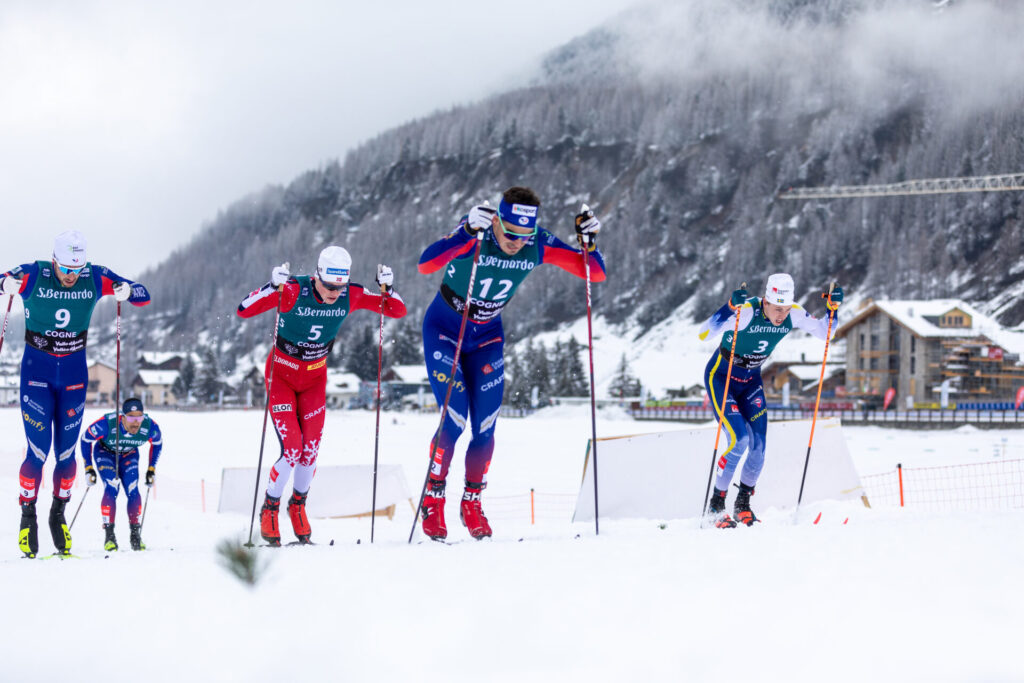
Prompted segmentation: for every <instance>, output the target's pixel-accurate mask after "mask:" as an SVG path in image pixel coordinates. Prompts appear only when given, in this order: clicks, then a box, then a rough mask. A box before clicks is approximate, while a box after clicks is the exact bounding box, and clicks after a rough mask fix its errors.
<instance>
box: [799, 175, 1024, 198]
mask: <svg viewBox="0 0 1024 683" xmlns="http://www.w3.org/2000/svg"><path fill="white" fill-rule="evenodd" d="M1010 190H1024V173H1011V174H1008V175H983V176H974V177H967V178H927V179H924V180H905V181H903V182H901V183H889V184H887V185H832V186H829V187H794V188H790V189H789V190H786V191H785V192H782V193H780V194H779V199H840V198H844V197H903V196H907V195H915V194H952V193H956V192H1007V191H1010Z"/></svg>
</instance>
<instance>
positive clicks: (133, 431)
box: [82, 398, 163, 550]
mask: <svg viewBox="0 0 1024 683" xmlns="http://www.w3.org/2000/svg"><path fill="white" fill-rule="evenodd" d="M147 442H148V443H149V466H148V467H147V468H146V479H145V482H146V486H148V487H152V486H153V482H154V481H155V480H156V463H157V461H158V460H159V459H160V451H161V450H162V449H163V436H162V435H161V433H160V427H159V425H157V423H156V420H154V419H153V418H151V417H150V416H149V415H146V413H145V411H144V409H143V406H142V401H141V400H139V399H137V398H129V399H128V400H126V401H125V402H124V405H123V406H122V407H121V415H120V419H118V414H117V413H116V412H113V413H107V414H106V415H104V416H103V417H101V418H100V419H98V420H96V421H95V422H93V423H92V424H91V425H89V428H88V429H86V430H85V436H83V437H82V462H83V463H84V464H85V476H86V484H87V485H89V486H92V485H93V484H95V483H96V470H97V469H98V470H99V478H100V479H102V480H103V500H102V501H101V502H100V511H101V512H102V513H103V532H104V533H105V534H106V539H105V540H104V543H103V548H104V550H117V538H116V537H115V536H114V517H115V516H117V492H118V491H119V490H120V489H119V487H120V485H121V484H123V485H124V492H125V495H126V496H127V497H128V524H129V528H130V529H131V539H130V540H131V544H132V550H145V549H146V544H145V543H143V542H142V525H141V524H140V523H139V512H141V510H142V496H141V495H139V448H140V447H141V446H142V445H143V444H145V443H147ZM94 458H95V462H96V466H95V467H93V459H94Z"/></svg>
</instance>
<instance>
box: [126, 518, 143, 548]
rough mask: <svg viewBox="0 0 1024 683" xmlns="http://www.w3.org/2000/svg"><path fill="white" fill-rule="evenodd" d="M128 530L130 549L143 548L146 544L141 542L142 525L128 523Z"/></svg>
mask: <svg viewBox="0 0 1024 683" xmlns="http://www.w3.org/2000/svg"><path fill="white" fill-rule="evenodd" d="M128 530H129V532H130V533H129V536H128V541H129V542H130V543H131V544H132V550H145V549H146V544H145V543H143V542H142V525H141V524H129V525H128Z"/></svg>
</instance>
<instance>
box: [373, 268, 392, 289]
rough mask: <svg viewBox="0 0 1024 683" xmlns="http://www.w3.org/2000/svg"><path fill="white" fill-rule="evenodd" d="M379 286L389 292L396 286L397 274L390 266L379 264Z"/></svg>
mask: <svg viewBox="0 0 1024 683" xmlns="http://www.w3.org/2000/svg"><path fill="white" fill-rule="evenodd" d="M377 284H378V285H379V286H381V287H384V288H385V289H387V290H389V291H390V290H391V286H392V285H393V284H395V274H394V273H393V272H392V271H391V267H390V266H385V265H383V264H380V263H378V264H377Z"/></svg>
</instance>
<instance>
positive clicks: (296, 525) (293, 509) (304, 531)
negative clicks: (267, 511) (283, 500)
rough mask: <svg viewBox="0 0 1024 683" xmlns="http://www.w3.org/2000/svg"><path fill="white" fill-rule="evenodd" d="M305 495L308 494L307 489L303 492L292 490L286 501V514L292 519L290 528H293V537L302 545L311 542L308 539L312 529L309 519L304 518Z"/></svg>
mask: <svg viewBox="0 0 1024 683" xmlns="http://www.w3.org/2000/svg"><path fill="white" fill-rule="evenodd" d="M307 495H309V491H306V492H305V493H299V492H298V491H292V497H291V500H289V501H288V516H289V517H291V519H292V529H294V530H295V537H296V538H298V539H299V543H301V544H302V545H307V544H311V543H313V541H311V540H309V537H310V535H311V534H312V533H313V530H312V529H310V528H309V520H308V519H307V518H306V496H307Z"/></svg>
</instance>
